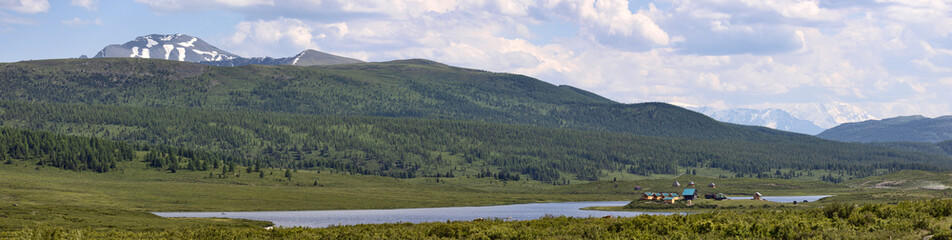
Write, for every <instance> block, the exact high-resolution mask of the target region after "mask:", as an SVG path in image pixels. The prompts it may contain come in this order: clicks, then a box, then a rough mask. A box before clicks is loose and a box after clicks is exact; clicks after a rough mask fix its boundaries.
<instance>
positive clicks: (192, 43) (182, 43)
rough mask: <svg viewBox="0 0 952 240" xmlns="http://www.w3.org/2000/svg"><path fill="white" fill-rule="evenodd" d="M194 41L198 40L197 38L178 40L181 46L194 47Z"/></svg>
mask: <svg viewBox="0 0 952 240" xmlns="http://www.w3.org/2000/svg"><path fill="white" fill-rule="evenodd" d="M195 41H198V38H192V40H188V42H180V43H179V45H181V46H183V47H194V46H195Z"/></svg>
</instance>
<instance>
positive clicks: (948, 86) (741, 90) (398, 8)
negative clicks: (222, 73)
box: [0, 0, 952, 118]
mask: <svg viewBox="0 0 952 240" xmlns="http://www.w3.org/2000/svg"><path fill="white" fill-rule="evenodd" d="M152 33H184V34H189V35H192V36H197V37H200V38H202V39H204V40H205V41H206V42H209V43H211V44H213V45H215V46H218V47H219V48H222V49H225V50H227V51H230V52H232V53H236V54H239V55H242V56H246V57H258V56H272V57H284V56H291V55H294V54H296V53H298V52H300V51H302V50H304V49H318V50H321V51H326V52H331V53H335V54H339V55H344V56H350V57H355V58H359V59H363V60H368V61H386V60H393V59H403V58H427V59H432V60H436V61H440V62H444V63H448V64H451V65H456V66H463V67H471V68H479V69H486V70H490V71H498V72H514V73H520V74H526V75H529V76H532V77H536V78H539V79H542V80H545V81H548V82H551V83H555V84H569V85H573V86H577V87H580V88H583V89H586V90H590V91H593V92H596V93H598V94H601V95H603V96H606V97H609V98H612V99H614V100H616V101H620V102H627V103H634V102H646V101H663V102H671V103H678V104H683V105H695V106H711V107H716V108H738V107H748V108H783V109H793V108H796V107H797V106H799V105H804V104H816V103H842V104H848V105H851V106H856V107H859V108H862V109H865V110H866V111H868V112H869V113H871V114H873V115H874V116H876V117H880V118H885V117H892V116H898V115H913V114H921V115H926V116H939V115H949V114H952V97H947V96H946V95H945V91H948V90H952V36H950V33H952V2H950V1H948V0H851V1H823V0H806V1H804V0H772V1H761V0H633V1H624V0H599V1H595V0H576V1H569V0H535V1H532V0H513V1H503V0H366V1H359V2H358V1H342V0H321V1H317V0H114V1H102V0H61V1H47V0H0V50H2V52H3V54H2V55H0V62H15V61H22V60H31V59H50V58H70V57H78V56H79V55H84V54H85V55H89V56H92V55H95V54H96V52H98V51H99V50H100V49H102V47H104V46H105V45H107V44H120V43H124V42H127V41H130V40H132V39H134V38H135V37H136V36H142V35H146V34H152Z"/></svg>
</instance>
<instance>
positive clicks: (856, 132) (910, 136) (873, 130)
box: [817, 116, 952, 143]
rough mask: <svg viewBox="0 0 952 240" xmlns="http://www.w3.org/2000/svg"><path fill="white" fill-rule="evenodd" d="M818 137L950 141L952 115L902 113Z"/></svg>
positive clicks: (845, 125)
mask: <svg viewBox="0 0 952 240" xmlns="http://www.w3.org/2000/svg"><path fill="white" fill-rule="evenodd" d="M817 136H818V137H821V138H825V139H830V140H835V141H843V142H925V143H937V142H941V141H946V140H952V116H944V117H937V118H927V117H923V116H904V117H895V118H888V119H883V120H869V121H864V122H858V123H846V124H842V125H839V126H836V127H834V128H831V129H828V130H826V131H823V132H822V133H820V134H819V135H817Z"/></svg>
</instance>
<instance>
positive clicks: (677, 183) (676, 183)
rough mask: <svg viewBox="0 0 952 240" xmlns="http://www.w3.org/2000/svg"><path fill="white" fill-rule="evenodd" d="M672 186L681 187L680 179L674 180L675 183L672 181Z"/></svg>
mask: <svg viewBox="0 0 952 240" xmlns="http://www.w3.org/2000/svg"><path fill="white" fill-rule="evenodd" d="M671 186H673V187H680V186H681V183H679V182H678V181H674V183H672V184H671Z"/></svg>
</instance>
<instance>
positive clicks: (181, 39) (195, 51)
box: [93, 34, 363, 67]
mask: <svg viewBox="0 0 952 240" xmlns="http://www.w3.org/2000/svg"><path fill="white" fill-rule="evenodd" d="M93 58H153V59H164V60H176V61H181V62H195V63H202V64H206V65H213V66H225V67H234V66H244V65H252V64H256V65H295V66H326V65H338V64H353V63H362V62H363V61H360V60H357V59H353V58H347V57H342V56H337V55H333V54H330V53H325V52H321V51H317V50H314V49H307V50H304V51H302V52H301V53H298V54H296V55H294V56H291V57H285V58H272V57H254V58H245V57H241V56H238V55H236V54H232V53H229V52H228V51H225V50H222V49H220V48H218V47H215V46H212V45H211V44H208V43H207V42H205V41H204V40H202V39H200V38H198V37H193V36H189V35H185V34H149V35H145V36H139V37H136V38H135V39H134V40H132V41H129V42H126V43H124V44H112V45H108V46H106V47H104V48H103V49H102V50H100V51H99V52H98V53H97V54H96V55H95V56H93Z"/></svg>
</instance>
